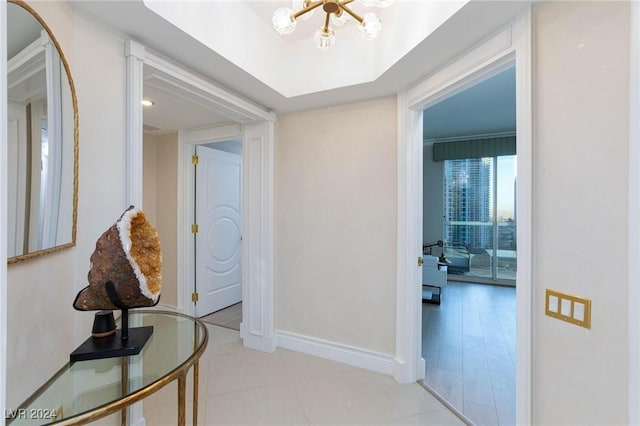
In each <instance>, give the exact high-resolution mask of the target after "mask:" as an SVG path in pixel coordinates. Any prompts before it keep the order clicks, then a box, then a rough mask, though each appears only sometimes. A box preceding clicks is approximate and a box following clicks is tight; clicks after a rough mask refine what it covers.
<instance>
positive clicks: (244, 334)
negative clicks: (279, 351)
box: [240, 322, 276, 353]
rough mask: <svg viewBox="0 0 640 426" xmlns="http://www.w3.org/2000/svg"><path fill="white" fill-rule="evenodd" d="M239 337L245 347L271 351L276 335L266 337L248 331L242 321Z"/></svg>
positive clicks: (274, 347)
mask: <svg viewBox="0 0 640 426" xmlns="http://www.w3.org/2000/svg"><path fill="white" fill-rule="evenodd" d="M240 338H241V339H242V344H243V345H244V347H245V348H249V349H255V350H257V351H261V352H268V353H271V352H273V351H275V350H276V337H275V336H271V337H266V336H260V335H257V334H251V333H249V332H248V331H247V330H246V328H245V327H244V322H242V323H240Z"/></svg>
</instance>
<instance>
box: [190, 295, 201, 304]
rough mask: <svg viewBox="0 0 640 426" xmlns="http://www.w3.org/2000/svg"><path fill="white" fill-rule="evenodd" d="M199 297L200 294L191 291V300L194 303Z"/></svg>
mask: <svg viewBox="0 0 640 426" xmlns="http://www.w3.org/2000/svg"><path fill="white" fill-rule="evenodd" d="M199 298H200V296H199V295H198V293H191V301H192V302H193V303H196V302H197V301H198V299H199Z"/></svg>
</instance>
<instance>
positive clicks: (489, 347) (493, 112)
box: [422, 67, 517, 426]
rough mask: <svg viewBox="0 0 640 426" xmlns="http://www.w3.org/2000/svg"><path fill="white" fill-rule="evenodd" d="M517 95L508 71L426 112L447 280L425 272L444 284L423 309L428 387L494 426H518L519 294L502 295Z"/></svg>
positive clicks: (432, 224) (430, 179) (429, 201)
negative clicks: (516, 377) (516, 303)
mask: <svg viewBox="0 0 640 426" xmlns="http://www.w3.org/2000/svg"><path fill="white" fill-rule="evenodd" d="M515 92H516V91H515V68H514V67H510V68H507V69H505V70H503V71H501V72H499V73H497V74H495V75H493V76H491V77H490V78H486V79H484V80H482V81H479V82H476V83H475V84H474V85H472V86H470V87H468V88H467V89H465V90H463V91H461V92H458V93H456V94H454V95H453V96H450V97H448V98H446V99H443V100H442V101H440V102H439V103H437V104H435V105H432V106H430V107H429V108H427V109H425V110H424V111H423V127H424V130H423V134H424V139H425V144H424V153H423V155H424V158H423V160H424V161H423V175H424V176H423V180H422V181H423V191H424V196H423V203H424V209H423V214H424V222H423V233H424V238H425V240H424V242H425V244H427V245H429V244H428V243H429V242H430V241H431V240H439V241H443V242H444V244H443V245H442V247H441V248H440V252H439V254H441V257H440V259H439V266H438V267H439V268H442V269H445V268H446V269H447V272H448V273H447V275H448V277H447V278H448V279H447V280H440V282H438V283H435V282H431V281H430V278H431V275H430V274H427V273H426V272H427V271H426V269H427V268H429V266H430V263H429V262H426V261H425V263H424V264H423V273H424V275H423V282H422V284H423V285H427V286H434V285H441V288H440V289H439V293H440V297H439V298H438V303H437V304H434V303H432V300H431V299H427V301H426V302H427V303H423V306H422V355H423V358H424V359H425V364H426V372H425V379H424V383H425V385H426V386H428V387H429V389H430V390H431V391H432V392H435V393H437V394H438V395H439V396H440V397H441V398H443V399H444V400H446V401H447V402H448V403H449V404H450V405H451V406H453V407H454V408H455V409H457V410H458V411H459V412H460V413H461V414H462V415H463V416H464V417H466V418H467V419H469V420H470V421H471V422H473V423H475V424H483V425H487V426H489V425H498V424H515V326H516V324H515V289H514V288H512V287H496V284H497V283H498V279H499V280H500V281H499V282H500V283H501V284H510V285H512V286H515V274H516V264H515V258H516V256H515V254H516V242H517V240H516V234H515V230H516V221H515V219H516V217H515V213H516V210H515V200H516V195H517V194H516V186H515V183H516V177H515V176H516V173H515V171H516V170H515V160H516V155H515V154H516V138H515V130H516V93H515ZM431 210H436V212H433V211H431ZM437 218H440V219H439V220H438V219H437ZM425 254H427V253H425ZM425 279H426V281H425ZM442 284H445V285H442Z"/></svg>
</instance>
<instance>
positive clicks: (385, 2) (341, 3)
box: [272, 0, 394, 50]
mask: <svg viewBox="0 0 640 426" xmlns="http://www.w3.org/2000/svg"><path fill="white" fill-rule="evenodd" d="M354 1H357V2H359V3H361V4H362V5H364V6H366V7H372V6H374V7H387V6H389V5H391V4H392V3H393V1H394V0H316V1H314V0H293V3H292V5H291V8H289V7H281V8H279V9H277V10H276V11H275V12H274V13H273V18H272V20H273V27H274V28H275V29H276V31H277V32H278V33H279V34H281V35H286V34H291V33H292V32H293V31H295V29H296V24H297V22H298V20H307V19H309V18H310V17H311V15H313V12H314V11H315V10H316V9H317V8H320V7H322V10H323V11H324V13H325V19H324V25H323V26H322V27H320V29H319V30H317V31H316V33H315V35H314V37H313V39H314V41H315V43H316V46H317V47H318V48H319V49H321V50H328V49H331V47H332V46H333V45H334V44H335V41H336V36H335V33H334V32H333V30H332V29H331V27H330V24H333V25H334V26H336V27H342V26H344V25H346V24H349V23H350V22H352V21H356V22H358V32H359V33H360V35H361V36H362V38H364V39H365V40H373V39H374V38H376V37H377V36H378V34H379V33H380V30H381V29H382V23H381V22H380V19H379V18H378V17H377V16H376V15H375V14H374V13H372V12H368V13H366V14H364V16H360V15H359V14H357V13H356V12H354V11H353V10H352V9H351V7H350V6H348V5H349V4H350V3H353V2H354Z"/></svg>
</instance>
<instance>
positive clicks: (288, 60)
mask: <svg viewBox="0 0 640 426" xmlns="http://www.w3.org/2000/svg"><path fill="white" fill-rule="evenodd" d="M468 1H469V0H447V1H428V2H427V1H422V2H416V1H405V2H397V3H396V4H394V5H393V6H391V7H388V8H376V7H364V6H363V5H362V3H360V2H354V3H351V4H350V5H349V6H350V7H352V8H353V10H354V11H355V12H356V13H358V14H361V15H364V14H365V13H369V12H373V13H375V14H377V15H378V16H379V18H380V19H381V20H382V22H383V29H382V31H381V32H380V35H379V37H378V38H376V39H375V40H363V39H362V38H360V37H359V36H358V31H357V25H356V23H355V22H353V23H351V24H347V25H345V26H344V27H342V28H335V32H336V44H335V46H334V47H333V48H332V49H330V50H328V51H323V50H320V49H318V48H316V47H315V46H314V43H313V34H314V32H315V31H316V30H317V29H318V28H319V27H321V26H322V25H323V22H324V14H323V13H320V12H322V11H321V10H319V8H318V9H317V10H315V11H314V12H315V13H314V16H312V17H311V18H310V19H308V20H306V21H305V20H298V21H297V28H296V30H295V31H294V33H293V34H289V35H284V36H281V35H279V34H278V33H277V32H276V31H275V30H274V29H273V26H272V23H271V16H272V14H273V12H274V11H275V10H276V9H277V8H278V7H282V6H288V5H290V4H289V3H288V2H261V3H256V2H239V1H236V2H215V1H214V2H211V1H209V2H206V1H205V2H169V1H158V0H144V4H145V6H146V7H147V8H149V10H151V11H153V12H155V13H157V14H158V15H159V16H161V17H162V18H164V19H165V20H167V21H168V22H170V23H171V24H173V25H175V26H176V27H177V28H179V29H181V30H182V31H184V32H185V33H187V34H189V35H190V36H191V37H193V38H194V39H195V40H197V41H198V42H200V43H202V44H203V45H205V46H207V47H208V48H210V49H211V50H212V51H214V52H217V53H218V54H220V55H222V56H224V57H225V58H226V59H227V60H229V61H231V62H232V63H234V64H235V65H237V66H238V67H240V68H242V69H244V70H245V71H247V72H248V73H249V74H251V75H252V76H253V77H255V78H257V79H258V80H260V81H261V82H263V83H264V84H266V85H268V86H269V87H271V88H273V89H274V90H276V91H277V92H278V93H280V94H281V95H283V96H285V97H287V98H290V97H295V96H301V95H307V94H311V93H316V92H322V91H326V90H332V89H337V88H341V87H346V86H353V85H358V84H363V83H370V82H372V81H374V80H376V79H377V78H378V77H380V75H382V74H383V73H384V72H385V71H387V70H388V69H389V68H391V67H392V66H393V65H394V64H395V63H396V62H398V61H399V60H400V59H401V58H402V57H403V56H404V55H405V54H406V53H407V52H409V51H411V50H413V49H414V48H415V47H416V46H417V45H418V44H420V43H421V42H423V41H424V40H425V39H426V38H427V37H428V36H429V35H430V34H432V33H433V32H434V31H435V30H436V29H437V28H438V27H440V26H441V25H442V24H443V23H444V22H446V21H447V20H448V19H449V18H450V17H451V16H453V15H454V14H455V13H456V12H458V11H459V10H460V8H462V7H463V6H464V5H465V4H466V3H468ZM203 16H206V17H207V19H202V17H203ZM400 28H401V29H402V30H399V29H400Z"/></svg>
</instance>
